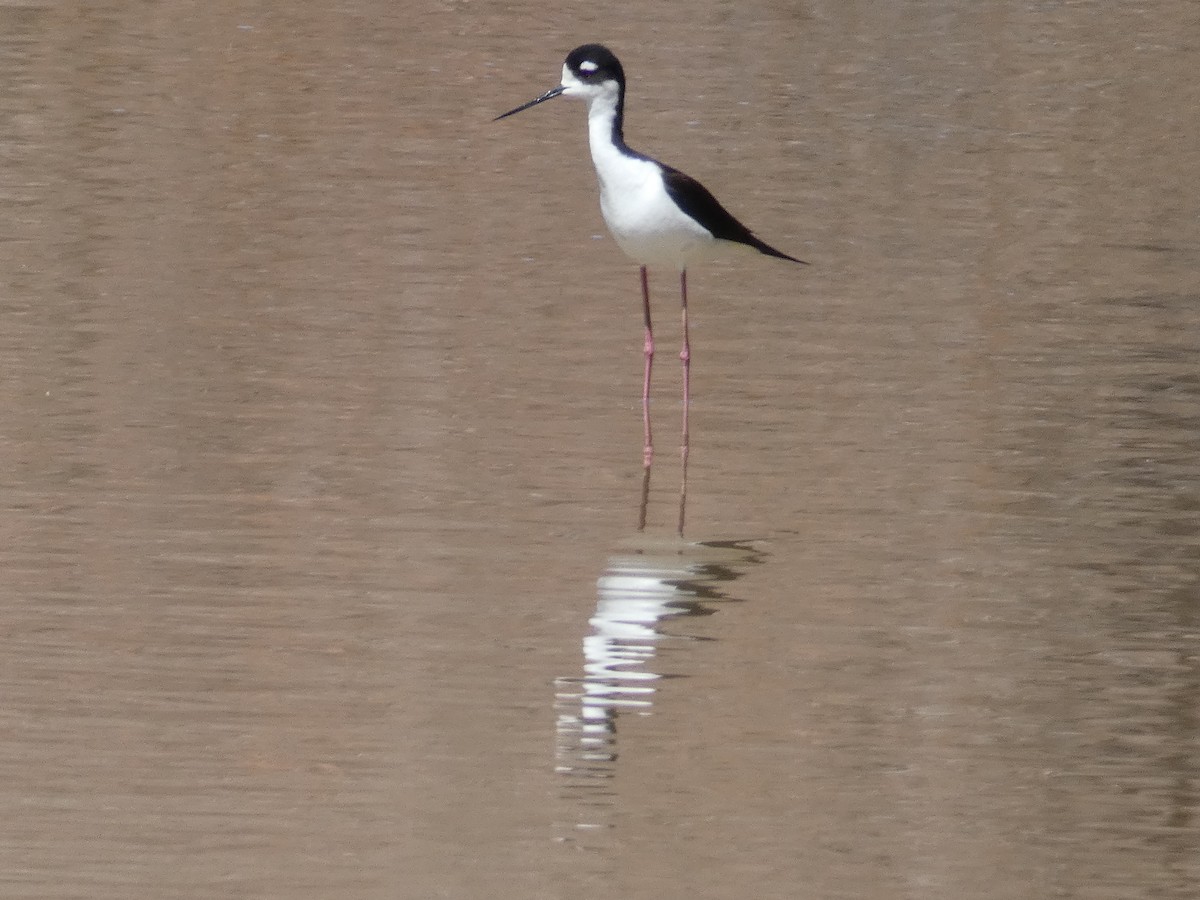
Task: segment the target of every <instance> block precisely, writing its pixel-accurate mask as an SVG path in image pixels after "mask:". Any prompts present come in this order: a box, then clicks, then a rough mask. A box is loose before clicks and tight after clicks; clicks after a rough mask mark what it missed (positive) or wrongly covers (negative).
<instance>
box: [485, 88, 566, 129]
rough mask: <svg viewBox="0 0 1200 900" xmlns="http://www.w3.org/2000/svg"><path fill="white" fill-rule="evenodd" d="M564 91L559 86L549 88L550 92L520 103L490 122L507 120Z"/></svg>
mask: <svg viewBox="0 0 1200 900" xmlns="http://www.w3.org/2000/svg"><path fill="white" fill-rule="evenodd" d="M565 90H566V88H565V87H563V86H562V85H561V84H560V85H559V86H558V87H552V88H550V90H548V91H546V93H544V94H542V96H540V97H538V98H537V99H536V100H530V101H529V102H528V103H522V104H521V105H520V106H518V107H517V108H516V109H510V110H509V111H508V112H506V113H505V114H504V115H502V116H496V118H494V119H492V121H493V122H499V121H500V120H501V119H507V118H508V117H509V116H515V115H516V114H517V113H519V112H521V111H523V110H526V109H529V107H531V106H537V105H538V104H539V103H545V102H546V101H547V100H553V99H554V98H555V97H557V96H558V95H559V94H561V93H562V92H563V91H565Z"/></svg>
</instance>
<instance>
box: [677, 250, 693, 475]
mask: <svg viewBox="0 0 1200 900" xmlns="http://www.w3.org/2000/svg"><path fill="white" fill-rule="evenodd" d="M679 296H680V304H681V309H682V313H681V316H682V319H683V349H682V350H680V351H679V358H680V360H682V361H683V438H682V442H681V444H680V451H681V452H682V454H683V461H684V463H685V464H686V463H687V454H688V407H689V406H690V405H691V403H692V390H691V381H692V364H691V359H692V347H691V344H690V343H689V341H688V308H687V270H686V269H684V270H683V271H681V272H680V273H679Z"/></svg>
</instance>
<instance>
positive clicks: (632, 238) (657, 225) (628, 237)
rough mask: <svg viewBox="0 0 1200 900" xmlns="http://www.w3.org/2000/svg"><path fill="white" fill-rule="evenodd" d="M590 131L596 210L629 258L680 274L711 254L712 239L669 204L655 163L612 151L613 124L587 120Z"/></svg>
mask: <svg viewBox="0 0 1200 900" xmlns="http://www.w3.org/2000/svg"><path fill="white" fill-rule="evenodd" d="M588 131H589V144H590V146H591V151H592V162H593V163H594V164H595V166H596V176H597V177H598V178H599V181H600V211H601V212H602V213H603V214H604V221H605V222H606V223H607V224H608V230H609V231H611V232H612V235H613V237H614V238H615V239H616V241H617V244H618V245H619V246H620V248H621V249H622V250H624V251H625V254H626V255H627V256H629V257H630V258H631V259H633V260H634V261H635V262H638V263H640V264H641V265H644V266H672V267H674V268H676V269H683V268H685V267H686V266H687V265H688V263H689V262H691V261H692V260H694V259H696V258H697V257H699V256H702V255H704V254H705V252H706V251H707V250H709V249H711V247H712V245H713V243H714V241H713V237H712V235H711V234H710V233H709V232H708V230H707V229H705V228H703V227H702V226H701V225H700V224H699V223H698V222H696V221H695V220H694V219H692V218H691V217H690V216H687V215H684V213H682V212H681V211H680V210H679V207H677V206H676V205H675V203H674V201H673V200H671V198H670V196H669V195H668V194H667V190H666V188H665V187H664V186H663V180H662V175H661V170H660V169H659V167H658V164H657V163H655V162H652V161H650V160H648V159H638V158H635V157H630V156H626V155H625V154H624V153H622V152H621V151H620V150H618V149H617V148H616V147H615V146H613V143H612V140H611V135H612V123H611V119H609V120H608V121H607V122H605V121H603V118H602V117H599V116H589V129H588Z"/></svg>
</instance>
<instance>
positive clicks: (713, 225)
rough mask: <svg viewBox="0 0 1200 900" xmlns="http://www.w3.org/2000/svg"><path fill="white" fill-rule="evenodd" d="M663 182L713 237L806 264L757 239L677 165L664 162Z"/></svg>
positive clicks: (671, 196) (680, 205)
mask: <svg viewBox="0 0 1200 900" xmlns="http://www.w3.org/2000/svg"><path fill="white" fill-rule="evenodd" d="M663 184H665V185H666V188H667V195H668V196H669V197H670V198H671V199H672V200H674V201H675V203H676V204H677V205H678V206H679V208H680V209H682V210H683V211H684V212H685V213H687V214H688V215H689V216H691V217H692V218H693V219H695V220H696V221H697V222H699V223H700V224H701V225H703V226H704V227H705V228H707V229H708V230H709V231H711V232H712V233H713V237H715V238H718V239H719V240H722V241H733V242H735V243H738V244H746V245H748V246H750V247H753V248H754V249H755V250H757V251H758V252H759V253H765V254H766V255H767V256H774V257H776V258H777V259H786V260H790V261H791V262H794V263H800V264H801V265H804V266H807V265H808V263H806V262H805V261H804V260H802V259H796V257H794V256H788V255H787V254H786V253H783V252H781V251H779V250H776V249H775V248H774V247H772V246H771V245H770V244H767V243H765V242H763V241H760V240H759V239H758V238H756V237H755V236H754V232H752V231H751V230H750V229H749V228H747V227H746V226H745V225H743V224H742V223H741V222H739V221H738V220H737V219H735V218H734V217H733V213H731V212H730V211H729V210H727V209H726V208H725V207H723V206H722V205H721V203H720V201H719V200H717V198H716V197H714V196H713V195H712V194H711V193H710V192H709V190H708V188H706V187H705V186H704V185H702V184H701V183H700V182H698V181H697V180H696V179H695V178H692V177H691V176H690V175H685V174H684V173H683V172H680V171H679V170H678V169H672V168H671V167H670V166H663Z"/></svg>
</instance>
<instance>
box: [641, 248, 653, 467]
mask: <svg viewBox="0 0 1200 900" xmlns="http://www.w3.org/2000/svg"><path fill="white" fill-rule="evenodd" d="M642 314H643V317H644V319H645V322H646V342H645V344H644V347H643V352H644V354H645V357H646V374H645V377H644V378H643V379H642V426H643V429H644V432H645V438H646V443H645V446H644V448H643V451H642V459H643V463H644V464H645V465H646V466H647V467H648V466H649V465H650V461H651V460H652V459H653V458H654V442H653V441H652V440H651V439H650V367H651V366H652V365H653V364H654V329H653V328H652V327H651V326H650V282H649V281H648V280H647V278H646V267H645V266H642Z"/></svg>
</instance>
